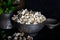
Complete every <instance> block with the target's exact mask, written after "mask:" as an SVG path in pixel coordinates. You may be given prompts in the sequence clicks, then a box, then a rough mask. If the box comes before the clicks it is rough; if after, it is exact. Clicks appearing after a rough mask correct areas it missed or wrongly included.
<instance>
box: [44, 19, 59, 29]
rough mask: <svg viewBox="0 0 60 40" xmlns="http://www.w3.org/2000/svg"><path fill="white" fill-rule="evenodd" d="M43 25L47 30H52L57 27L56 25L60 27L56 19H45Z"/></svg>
mask: <svg viewBox="0 0 60 40" xmlns="http://www.w3.org/2000/svg"><path fill="white" fill-rule="evenodd" d="M45 25H46V26H47V27H48V28H49V29H53V28H55V27H57V26H58V25H60V22H58V20H57V19H53V18H47V20H46V21H45Z"/></svg>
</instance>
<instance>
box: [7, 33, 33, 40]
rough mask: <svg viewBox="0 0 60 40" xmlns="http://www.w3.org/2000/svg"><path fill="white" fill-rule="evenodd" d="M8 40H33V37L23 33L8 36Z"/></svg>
mask: <svg viewBox="0 0 60 40" xmlns="http://www.w3.org/2000/svg"><path fill="white" fill-rule="evenodd" d="M8 40H33V37H31V36H29V35H27V36H26V35H25V34H24V32H22V33H14V34H13V35H12V36H8Z"/></svg>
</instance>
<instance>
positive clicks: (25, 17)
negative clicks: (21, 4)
mask: <svg viewBox="0 0 60 40" xmlns="http://www.w3.org/2000/svg"><path fill="white" fill-rule="evenodd" d="M18 14H22V15H20V16H21V17H19V16H18V15H14V16H13V17H12V20H16V19H17V21H16V22H18V23H20V24H38V23H43V22H44V21H45V20H46V17H45V16H44V15H42V14H41V12H34V11H32V10H31V11H28V10H27V9H25V10H23V11H22V12H21V11H20V12H19V11H18Z"/></svg>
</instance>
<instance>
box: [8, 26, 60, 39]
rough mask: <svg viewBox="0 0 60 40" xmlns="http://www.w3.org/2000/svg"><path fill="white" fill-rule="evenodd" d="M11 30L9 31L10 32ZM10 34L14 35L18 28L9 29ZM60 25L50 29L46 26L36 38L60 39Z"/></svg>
mask: <svg viewBox="0 0 60 40" xmlns="http://www.w3.org/2000/svg"><path fill="white" fill-rule="evenodd" d="M8 31H9V32H8ZM8 31H7V34H8V36H10V35H13V34H14V33H15V32H18V31H17V29H14V30H13V29H12V30H8ZM59 36H60V26H57V27H55V28H54V29H49V28H48V27H44V28H43V29H42V30H41V31H40V32H39V33H38V34H37V35H36V36H35V37H34V40H44V39H59V38H60V37H59Z"/></svg>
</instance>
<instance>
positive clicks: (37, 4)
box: [25, 0, 60, 40]
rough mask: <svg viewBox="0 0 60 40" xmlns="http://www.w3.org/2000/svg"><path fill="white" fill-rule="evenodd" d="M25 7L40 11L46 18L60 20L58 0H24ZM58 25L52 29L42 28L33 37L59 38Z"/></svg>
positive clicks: (59, 30) (36, 39) (38, 39)
mask: <svg viewBox="0 0 60 40" xmlns="http://www.w3.org/2000/svg"><path fill="white" fill-rule="evenodd" d="M25 8H27V9H28V10H34V11H41V12H42V14H44V15H45V16H46V17H47V18H55V19H57V20H59V21H60V0H25ZM59 36H60V26H57V27H55V28H54V29H52V30H51V29H49V28H47V27H45V28H43V29H42V30H41V31H40V32H39V34H38V35H37V36H36V37H35V40H41V39H60V37H59Z"/></svg>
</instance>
